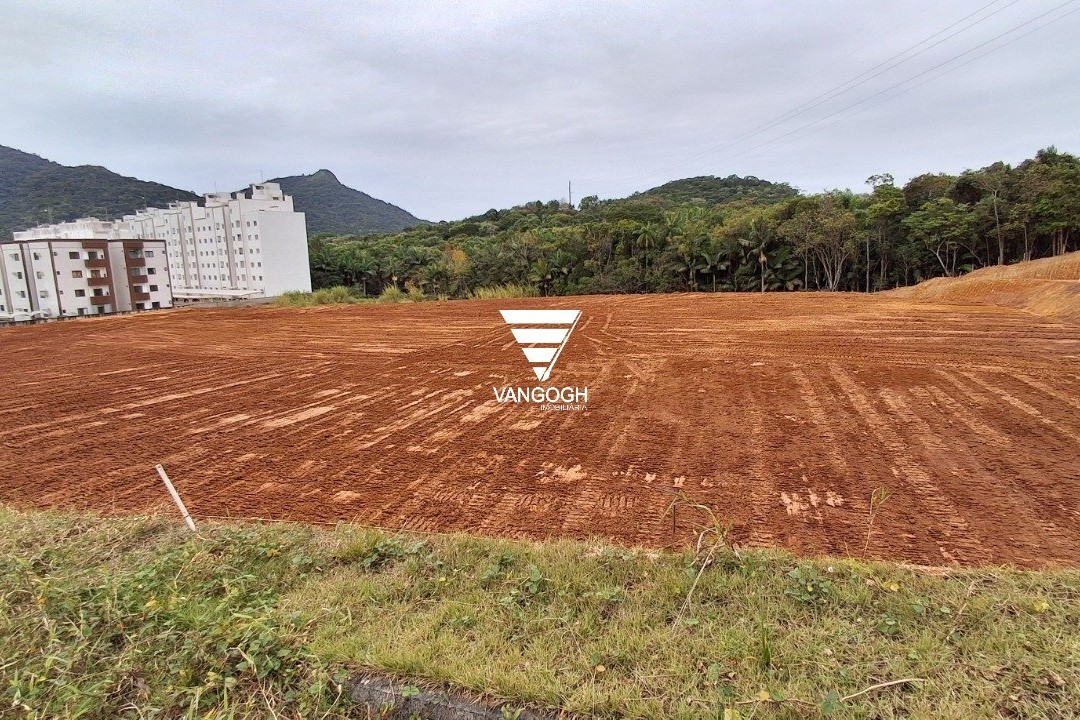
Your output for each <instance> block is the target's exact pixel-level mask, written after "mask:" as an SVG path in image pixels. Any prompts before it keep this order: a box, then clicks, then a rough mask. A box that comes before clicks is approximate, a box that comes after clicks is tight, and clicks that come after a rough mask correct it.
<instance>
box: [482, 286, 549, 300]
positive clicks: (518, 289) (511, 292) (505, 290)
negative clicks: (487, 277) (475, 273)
mask: <svg viewBox="0 0 1080 720" xmlns="http://www.w3.org/2000/svg"><path fill="white" fill-rule="evenodd" d="M539 294H540V292H539V291H538V290H537V289H536V288H534V287H532V286H531V285H517V284H514V283H507V284H506V285H496V286H494V287H482V288H477V289H475V290H473V291H472V293H470V297H472V298H475V299H477V300H506V299H511V298H527V297H537V296H538V295H539Z"/></svg>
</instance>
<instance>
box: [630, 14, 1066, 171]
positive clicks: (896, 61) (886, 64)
mask: <svg viewBox="0 0 1080 720" xmlns="http://www.w3.org/2000/svg"><path fill="white" fill-rule="evenodd" d="M1001 1H1002V0H993V1H992V2H990V3H988V4H986V5H983V6H982V7H980V8H979V9H978V10H975V11H974V12H972V13H969V14H967V15H965V16H964V17H962V18H960V19H959V20H956V21H954V22H953V23H951V24H950V25H948V26H946V27H944V28H942V29H941V30H938V31H937V32H935V33H933V34H931V35H929V36H927V37H926V38H924V39H923V40H921V41H919V42H917V43H915V44H914V45H911V46H909V47H908V48H906V49H904V50H902V51H900V52H898V53H895V54H893V55H892V56H890V57H888V58H886V59H885V60H882V61H881V62H879V63H878V64H877V65H874V66H873V67H871V68H868V69H867V70H865V71H863V72H862V73H860V74H859V75H856V76H854V77H852V78H851V79H849V80H847V81H845V82H843V83H840V84H839V85H837V86H835V87H833V88H832V89H830V90H827V91H825V92H823V93H821V94H819V95H817V96H815V97H814V98H811V99H810V100H807V101H806V102H804V103H802V104H801V105H798V106H796V107H794V108H792V109H790V110H788V111H787V112H785V113H783V114H782V115H779V116H777V117H776V118H773V119H772V120H769V121H767V122H765V123H762V124H761V125H759V126H757V127H756V128H751V129H750V130H747V131H745V132H743V133H741V134H739V135H737V136H735V137H733V138H731V139H730V140H727V141H725V142H724V143H721V144H719V145H717V146H714V147H712V148H708V149H705V150H702V151H700V152H698V153H695V154H694V155H691V156H689V157H687V158H685V159H683V160H680V161H679V162H678V163H675V164H673V165H670V166H668V167H665V168H662V169H660V170H657V171H655V172H653V173H650V175H648V176H644V175H642V176H637V177H634V178H628V179H626V180H620V181H619V182H618V183H617V184H622V183H624V182H631V181H636V180H638V179H642V178H645V177H652V176H655V175H657V174H663V173H666V172H669V171H670V170H673V169H676V168H678V167H681V166H683V165H685V164H687V163H689V162H693V161H694V160H697V159H700V158H702V157H705V156H708V155H712V154H715V153H717V152H719V151H721V150H724V149H726V148H728V147H731V146H733V145H737V144H741V142H742V141H744V140H747V139H749V138H751V137H754V136H756V135H760V134H761V133H763V132H766V131H768V130H770V129H773V128H775V127H777V126H778V125H781V124H783V123H786V122H787V121H789V120H791V119H794V118H795V117H797V116H799V115H801V114H804V113H805V112H807V111H809V110H812V109H814V108H816V107H819V106H820V105H822V104H824V103H825V102H827V101H828V100H831V99H835V98H837V97H840V96H842V95H844V94H847V93H848V92H850V91H851V90H854V89H855V88H857V87H859V86H861V85H863V84H865V83H866V82H869V81H870V80H872V79H874V78H876V77H879V76H881V75H882V74H884V73H886V72H888V71H890V70H893V69H895V68H896V67H898V66H900V65H902V64H904V63H906V62H908V61H910V60H912V59H914V58H916V57H918V56H919V55H922V54H923V53H925V52H926V51H928V50H930V49H932V48H934V47H937V46H939V45H941V44H942V43H944V42H947V41H948V40H950V39H952V38H954V37H956V36H957V35H960V34H961V33H963V32H965V31H967V30H969V29H971V28H972V27H975V26H976V25H978V24H979V23H982V22H984V21H985V20H988V19H989V18H991V17H993V16H995V15H997V14H998V13H1000V12H1002V11H1004V10H1006V9H1008V8H1010V7H1012V6H1013V5H1015V4H1017V2H1019V0H1012V1H1011V2H1008V3H1007V4H1006V5H1004V6H1002V7H999V8H997V9H996V10H994V11H993V12H991V13H989V14H986V15H984V16H983V17H980V18H978V19H977V20H975V21H974V22H971V23H968V24H967V25H964V26H963V27H961V28H960V29H958V30H956V31H955V32H952V33H950V34H949V35H947V36H946V37H942V38H940V39H938V40H937V41H936V42H933V43H932V44H930V45H926V43H928V42H930V41H932V40H934V39H935V38H938V37H939V36H940V35H942V34H943V33H947V32H949V30H952V29H953V28H956V27H957V26H960V25H962V24H963V23H965V22H967V21H968V20H970V19H971V18H974V17H976V16H979V15H981V14H983V13H984V12H986V11H987V10H988V9H990V8H991V7H993V6H994V5H996V4H997V3H999V2H1001ZM1075 1H1076V0H1066V2H1063V3H1061V4H1059V5H1057V6H1055V7H1053V8H1051V9H1050V10H1047V11H1046V12H1043V13H1041V14H1039V15H1036V16H1035V17H1033V18H1031V19H1029V20H1027V21H1025V22H1023V23H1020V24H1019V25H1016V26H1014V27H1012V28H1010V29H1009V30H1006V31H1005V32H1003V33H1000V34H998V35H995V36H994V37H992V38H990V39H989V40H986V41H984V42H982V43H979V44H978V45H975V46H974V47H971V48H969V49H967V50H965V51H964V52H962V53H959V54H957V55H954V56H953V57H951V58H949V59H948V60H945V61H943V62H940V63H937V64H936V65H933V66H931V67H930V68H928V69H926V70H923V71H921V72H919V73H916V74H914V75H911V76H909V77H907V78H905V79H903V80H901V81H899V82H897V83H894V84H892V85H889V86H888V87H886V88H884V89H883V90H880V91H878V92H876V93H874V94H872V95H869V96H867V97H864V98H862V99H860V100H858V101H856V102H854V103H851V104H849V105H847V106H845V107H843V108H840V109H839V110H836V111H834V112H832V113H830V114H828V115H826V116H824V117H821V118H818V119H816V120H814V121H812V122H809V123H806V124H804V125H801V126H799V127H796V128H794V129H792V130H789V131H787V132H785V133H782V134H781V135H778V136H775V137H773V138H770V139H768V140H765V141H764V142H761V143H758V144H756V145H753V146H751V147H749V148H745V149H743V150H739V151H737V152H736V153H735V154H734V155H733V156H731V157H740V156H742V155H745V154H746V153H748V152H752V151H753V150H756V149H759V148H761V147H764V146H766V145H769V144H771V143H774V142H776V141H777V140H782V139H784V138H787V137H789V136H791V135H794V134H796V133H800V132H802V131H804V130H806V129H808V128H811V127H813V126H814V125H817V124H819V123H821V122H824V121H826V120H829V119H830V118H834V117H836V116H837V115H841V114H842V113H845V112H847V111H848V110H851V109H853V108H856V107H858V106H860V105H863V104H864V103H867V102H870V101H872V100H874V99H876V98H878V97H880V96H882V95H883V94H885V93H888V92H890V91H892V90H894V89H896V88H898V87H900V86H902V85H905V84H907V83H909V82H911V81H912V80H915V79H917V78H920V77H923V76H925V75H927V74H928V73H931V72H933V71H934V70H937V69H939V68H941V67H943V66H945V65H948V64H950V63H952V62H954V61H956V60H957V59H959V58H962V57H964V56H965V55H968V54H970V53H972V52H975V51H977V50H979V49H980V48H983V47H986V46H987V45H989V44H991V43H993V42H995V41H997V40H999V39H1001V38H1002V37H1005V36H1007V35H1010V34H1012V33H1014V32H1016V31H1017V30H1020V29H1021V28H1023V27H1026V26H1027V25H1030V24H1031V23H1033V22H1035V21H1037V20H1039V19H1041V18H1044V17H1046V16H1047V15H1050V14H1052V13H1054V12H1056V11H1057V10H1060V9H1061V8H1063V7H1065V6H1066V5H1069V4H1071V3H1073V2H1075ZM1071 12H1072V11H1070V12H1069V13H1066V14H1065V15H1069V14H1071ZM1065 15H1062V16H1060V17H1059V18H1057V19H1058V20H1060V19H1061V18H1062V17H1065ZM1051 22H1054V21H1051ZM1046 24H1049V23H1046ZM1042 27H1045V25H1040V26H1039V27H1037V28H1034V29H1033V30H1031V31H1029V32H1028V33H1025V34H1023V35H1021V36H1019V37H1017V38H1013V39H1012V40H1009V41H1008V42H1006V43H1003V44H1002V45H1000V46H998V47H997V48H993V49H991V50H989V51H987V52H986V53H981V54H979V55H977V56H976V57H974V58H972V59H971V60H969V61H965V62H964V63H961V64H960V65H957V66H956V67H955V68H952V69H950V70H948V71H946V72H944V73H939V74H938V75H936V76H934V77H932V78H929V79H928V80H927V81H926V82H929V81H930V80H934V79H936V78H937V77H941V76H942V75H945V74H947V73H948V72H951V71H952V70H955V69H958V68H960V67H963V66H964V65H967V64H968V63H969V62H972V61H974V60H976V59H978V58H980V57H983V56H984V55H987V54H989V53H990V52H993V51H995V50H997V49H1000V48H1001V47H1004V46H1005V45H1007V44H1010V43H1012V42H1014V41H1015V40H1019V39H1020V38H1021V37H1026V36H1027V35H1029V34H1031V32H1035V31H1036V30H1038V29H1041V28H1042ZM923 45H926V47H922V49H919V50H918V51H917V52H915V53H914V54H911V55H908V53H911V51H913V50H916V49H917V48H920V47H921V46H923ZM905 55H908V56H907V57H904V56H905ZM901 58H902V59H901ZM923 84H925V82H924V83H918V84H916V85H914V86H912V87H911V88H908V89H907V90H903V91H901V92H900V93H895V94H893V95H891V96H889V97H886V98H884V99H883V100H881V101H880V102H885V101H888V100H890V99H892V98H893V97H897V96H899V95H901V94H903V93H905V92H908V91H909V90H912V89H914V88H916V87H920V86H921V85H923ZM877 104H879V103H873V104H872V105H869V106H867V107H866V108H864V109H863V110H860V111H858V112H857V113H855V115H858V114H861V113H862V112H864V111H865V110H866V109H869V107H873V106H875V105H877ZM852 116H854V115H852ZM842 119H843V118H841V120H842ZM837 122H839V120H838V121H837ZM834 124H835V122H834V123H829V124H828V125H825V126H823V127H822V128H820V129H824V127H831V126H832V125H834ZM812 132H816V130H813V131H811V133H806V135H809V134H812ZM803 137H805V136H803ZM785 144H787V143H785ZM729 159H730V158H729Z"/></svg>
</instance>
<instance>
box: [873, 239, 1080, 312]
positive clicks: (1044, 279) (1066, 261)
mask: <svg viewBox="0 0 1080 720" xmlns="http://www.w3.org/2000/svg"><path fill="white" fill-rule="evenodd" d="M886 294H889V295H892V296H894V297H900V298H907V299H909V300H921V301H928V302H938V303H956V304H964V305H966V304H976V303H977V304H986V305H1001V306H1003V307H1011V308H1020V309H1022V310H1027V311H1028V312H1032V313H1034V314H1036V315H1042V316H1044V317H1047V318H1053V319H1055V320H1061V321H1062V322H1070V323H1075V324H1077V325H1080V252H1072V253H1067V254H1065V255H1059V256H1058V257H1049V258H1042V259H1039V260H1030V261H1028V262H1021V263H1016V264H1015V265H1001V266H994V267H986V268H982V269H979V270H975V271H974V272H970V273H968V274H967V275H961V276H960V277H955V278H934V279H933V280H927V281H926V282H923V283H919V284H918V285H913V286H911V287H906V288H899V289H897V290H890V291H889V292H888V293H886Z"/></svg>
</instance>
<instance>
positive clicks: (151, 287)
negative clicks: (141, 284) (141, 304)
mask: <svg viewBox="0 0 1080 720" xmlns="http://www.w3.org/2000/svg"><path fill="white" fill-rule="evenodd" d="M157 288H158V286H157V285H151V286H150V292H157Z"/></svg>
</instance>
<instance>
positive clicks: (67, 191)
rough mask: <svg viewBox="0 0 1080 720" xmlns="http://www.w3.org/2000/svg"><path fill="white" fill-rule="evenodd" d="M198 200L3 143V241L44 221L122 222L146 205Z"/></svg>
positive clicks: (0, 174)
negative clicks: (79, 219) (23, 150)
mask: <svg viewBox="0 0 1080 720" xmlns="http://www.w3.org/2000/svg"><path fill="white" fill-rule="evenodd" d="M198 198H199V196H198V195H196V194H195V193H192V192H189V191H187V190H179V189H177V188H174V187H169V186H168V185H162V184H160V183H155V182H146V181H144V180H137V179H136V178H131V177H124V176H123V175H117V174H116V173H114V172H112V171H111V170H107V169H106V168H103V167H98V166H96V165H79V166H77V167H67V166H65V165H60V164H57V163H54V162H52V161H50V160H46V159H44V158H42V157H38V156H37V155H31V154H30V153H25V152H22V151H20V150H15V149H14V148H9V147H4V146H3V145H0V239H5V240H10V239H11V233H12V232H13V231H15V230H25V229H27V228H31V227H34V226H35V225H41V224H43V223H49V222H66V221H68V220H75V219H77V218H81V217H97V218H102V219H116V218H118V217H121V216H122V215H124V214H126V213H131V212H134V211H136V210H139V209H141V208H144V207H164V206H166V205H167V204H168V203H170V202H174V201H176V200H197V199H198Z"/></svg>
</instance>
